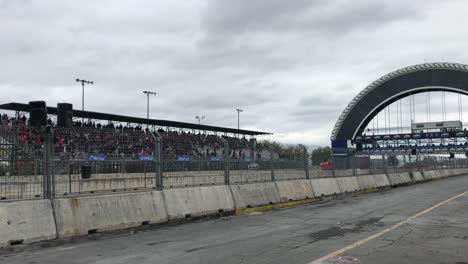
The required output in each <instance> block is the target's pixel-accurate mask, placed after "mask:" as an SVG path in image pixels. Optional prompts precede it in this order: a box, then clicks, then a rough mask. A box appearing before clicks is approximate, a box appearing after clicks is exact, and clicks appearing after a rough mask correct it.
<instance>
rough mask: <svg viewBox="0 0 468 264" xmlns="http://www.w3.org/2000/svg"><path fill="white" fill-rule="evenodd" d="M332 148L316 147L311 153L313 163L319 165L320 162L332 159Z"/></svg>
mask: <svg viewBox="0 0 468 264" xmlns="http://www.w3.org/2000/svg"><path fill="white" fill-rule="evenodd" d="M331 156H332V150H331V148H330V147H324V148H316V149H314V150H313V151H312V154H311V155H310V160H311V162H312V165H314V166H318V165H320V163H322V162H325V161H328V160H330V159H331Z"/></svg>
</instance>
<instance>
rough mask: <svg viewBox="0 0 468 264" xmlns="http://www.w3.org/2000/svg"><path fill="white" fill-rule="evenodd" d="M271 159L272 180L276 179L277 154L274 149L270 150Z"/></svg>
mask: <svg viewBox="0 0 468 264" xmlns="http://www.w3.org/2000/svg"><path fill="white" fill-rule="evenodd" d="M270 161H271V181H272V182H274V181H275V156H274V155H273V151H271V152H270Z"/></svg>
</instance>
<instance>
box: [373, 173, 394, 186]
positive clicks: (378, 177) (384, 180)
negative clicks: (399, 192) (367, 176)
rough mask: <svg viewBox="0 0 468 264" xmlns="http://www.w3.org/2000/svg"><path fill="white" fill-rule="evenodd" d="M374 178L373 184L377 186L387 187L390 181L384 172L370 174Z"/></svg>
mask: <svg viewBox="0 0 468 264" xmlns="http://www.w3.org/2000/svg"><path fill="white" fill-rule="evenodd" d="M372 176H373V177H374V179H375V184H376V185H377V187H387V186H390V182H389V181H388V177H387V175H386V174H375V175H372Z"/></svg>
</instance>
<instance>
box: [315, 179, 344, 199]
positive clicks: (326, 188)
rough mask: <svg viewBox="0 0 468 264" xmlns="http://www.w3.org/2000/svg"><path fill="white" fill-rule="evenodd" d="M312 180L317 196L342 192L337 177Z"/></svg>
mask: <svg viewBox="0 0 468 264" xmlns="http://www.w3.org/2000/svg"><path fill="white" fill-rule="evenodd" d="M310 181H311V183H312V189H313V190H314V194H315V196H317V197H318V196H327V195H333V194H338V193H341V191H340V188H339V187H338V183H337V182H336V178H322V179H312V180H310Z"/></svg>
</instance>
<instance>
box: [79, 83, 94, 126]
mask: <svg viewBox="0 0 468 264" xmlns="http://www.w3.org/2000/svg"><path fill="white" fill-rule="evenodd" d="M76 82H80V83H81V111H84V85H85V83H86V84H94V82H93V81H87V80H84V79H78V78H76ZM81 121H82V122H83V123H84V117H83V118H82V119H81Z"/></svg>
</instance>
